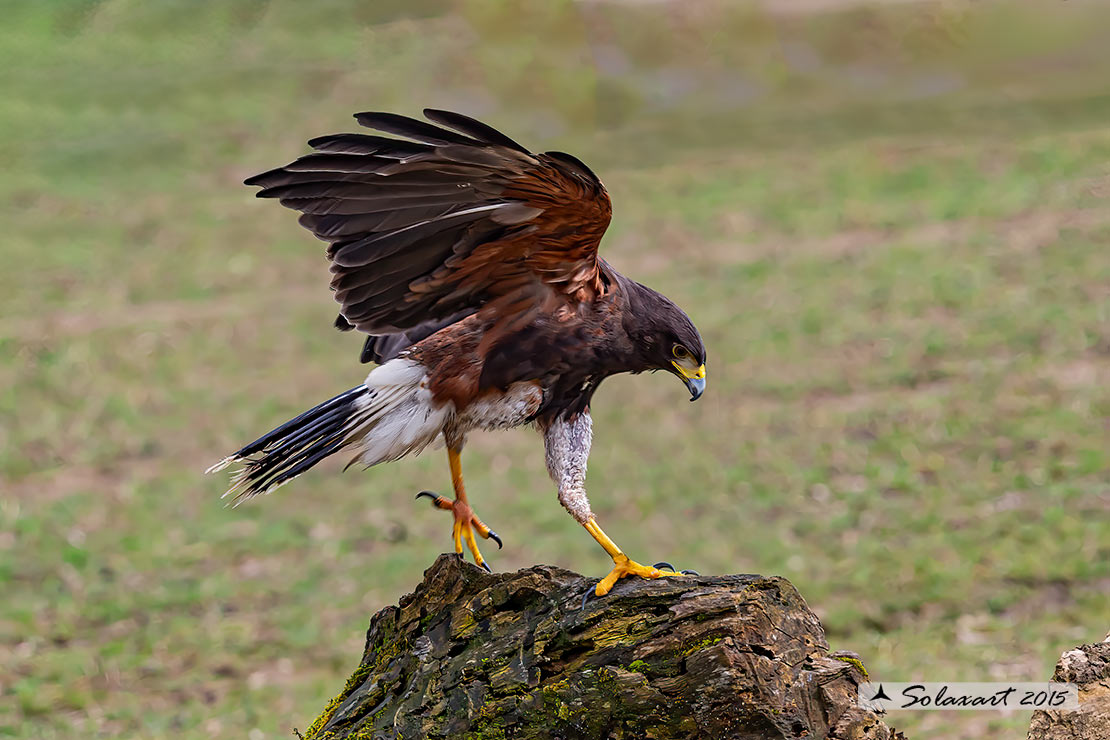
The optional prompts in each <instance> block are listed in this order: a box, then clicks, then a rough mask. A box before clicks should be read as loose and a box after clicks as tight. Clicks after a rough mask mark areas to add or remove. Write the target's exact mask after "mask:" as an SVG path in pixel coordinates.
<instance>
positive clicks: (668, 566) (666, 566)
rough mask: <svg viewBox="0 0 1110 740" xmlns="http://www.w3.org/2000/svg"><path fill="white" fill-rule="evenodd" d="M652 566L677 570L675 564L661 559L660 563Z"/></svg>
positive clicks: (672, 570)
mask: <svg viewBox="0 0 1110 740" xmlns="http://www.w3.org/2000/svg"><path fill="white" fill-rule="evenodd" d="M651 567H652V568H658V569H659V570H663V569H664V568H666V569H667V570H669V571H670V572H672V573H674V572H675V569H674V566H673V565H671V564H670V563H668V562H667V561H666V560H660V561H659V562H658V563H656V564H655V565H653V566H651Z"/></svg>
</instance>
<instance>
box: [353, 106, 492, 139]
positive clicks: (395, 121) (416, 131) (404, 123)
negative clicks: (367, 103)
mask: <svg viewBox="0 0 1110 740" xmlns="http://www.w3.org/2000/svg"><path fill="white" fill-rule="evenodd" d="M355 120H356V121H358V122H359V125H361V126H365V127H366V128H372V129H374V130H376V131H384V132H386V133H387V134H396V135H397V136H405V137H408V138H410V139H414V140H416V141H422V142H424V143H425V144H435V145H437V146H442V145H444V144H471V145H475V144H481V142H479V141H476V140H474V139H471V138H469V137H467V136H463V135H461V134H457V133H455V132H454V131H449V130H447V129H445V128H440V127H439V126H433V125H432V124H430V123H425V122H424V121H418V120H417V119H415V118H409V117H408V116H402V115H398V114H396V113H381V112H376V111H367V112H365V113H356V114H355Z"/></svg>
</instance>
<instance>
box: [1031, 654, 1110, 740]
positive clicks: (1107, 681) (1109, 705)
mask: <svg viewBox="0 0 1110 740" xmlns="http://www.w3.org/2000/svg"><path fill="white" fill-rule="evenodd" d="M1052 680H1053V681H1066V682H1070V683H1076V684H1078V685H1079V709H1076V710H1072V711H1067V712H1063V711H1054V710H1045V711H1036V712H1033V719H1032V721H1031V722H1030V723H1029V740H1110V634H1108V635H1106V640H1105V641H1103V642H1096V643H1094V644H1092V645H1080V646H1079V647H1077V648H1076V649H1075V650H1069V651H1067V652H1066V653H1064V654H1063V655H1061V656H1060V661H1059V662H1058V663H1056V672H1055V673H1053V675H1052Z"/></svg>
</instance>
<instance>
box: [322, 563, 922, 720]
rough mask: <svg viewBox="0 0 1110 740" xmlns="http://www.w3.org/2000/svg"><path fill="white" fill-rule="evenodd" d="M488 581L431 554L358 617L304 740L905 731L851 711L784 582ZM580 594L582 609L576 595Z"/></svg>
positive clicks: (857, 666) (848, 679)
mask: <svg viewBox="0 0 1110 740" xmlns="http://www.w3.org/2000/svg"><path fill="white" fill-rule="evenodd" d="M594 583H596V581H595V580H593V579H589V578H586V577H585V576H581V575H578V574H577V573H571V572H570V571H566V570H563V569H561V568H555V567H551V566H545V565H540V566H535V567H532V568H526V569H524V570H520V571H517V572H516V573H496V574H492V575H491V574H488V573H486V572H485V571H483V570H481V569H479V568H477V567H475V566H473V565H470V564H469V563H465V562H463V561H462V560H461V559H459V558H458V557H456V556H454V555H442V556H440V558H439V559H438V560H436V562H435V563H434V564H433V565H432V567H431V568H429V569H428V570H427V571H426V572H425V574H424V582H423V583H421V584H420V585H419V586H418V587H417V589H416V591H415V592H414V593H412V594H409V595H407V596H405V597H404V598H402V599H401V601H400V604H399V605H398V606H390V607H386V608H385V609H382V610H381V611H380V612H378V613H377V614H376V615H374V617H373V619H372V620H371V622H370V630H369V632H368V633H367V636H366V649H365V651H364V653H363V656H362V662H361V664H360V665H359V667H358V669H357V670H356V671H355V672H354V674H353V675H352V676H351V677H350V679H349V680H348V681H347V684H346V686H344V688H343V690H342V691H341V692H340V694H339V696H337V697H336V698H335V699H334V700H333V701H332V702H331V703H330V704H329V705H328V706H327V707H326V708H325V709H324V711H323V713H322V714H321V715H320V717H319V718H318V719H317V720H316V721H315V722H314V723H313V725H312V727H311V728H310V729H309V730H308V732H307V734H306V735H305V737H306V738H310V739H312V740H316V739H319V738H355V737H358V738H375V739H378V738H380V739H383V740H384V739H385V738H390V739H392V738H414V739H415V738H472V739H474V740H477V739H478V738H484V739H490V738H498V739H501V738H506V739H507V738H522V739H524V738H527V739H529V740H530V739H532V738H535V739H537V740H539V739H543V740H555V738H563V739H565V740H577V739H579V738H582V739H586V740H588V739H591V738H753V739H754V738H758V739H759V740H768V739H773V738H803V737H805V738H826V737H828V738H837V739H841V738H842V739H844V740H849V739H851V740H895V739H896V738H901V737H902V735H901V734H900V733H897V732H895V731H893V730H891V729H889V728H888V727H887V726H886V725H884V724H883V723H882V721H880V719H879V717H877V716H876V715H875V714H873V713H872V712H869V711H867V710H864V709H861V708H860V707H858V706H857V702H856V696H857V685H858V684H859V683H860V682H861V681H864V680H866V678H865V675H864V673H863V666H862V664H861V663H860V661H859V659H858V658H856V657H854V656H852V655H851V654H837V653H832V654H830V653H829V651H828V644H827V642H826V641H825V636H824V633H823V631H822V629H821V624H820V623H819V622H818V620H817V617H816V616H815V615H814V614H813V612H811V611H810V610H809V607H807V606H806V604H805V602H804V601H803V600H802V597H801V596H800V595H799V594H798V592H797V591H796V590H795V589H794V587H793V586H792V585H791V584H790V583H789V582H788V581H786V580H785V579H783V578H777V577H765V576H757V575H731V576H718V577H706V576H684V577H677V578H669V577H668V578H661V579H658V580H655V581H644V580H640V579H635V578H633V579H628V580H625V581H621V582H620V583H618V584H617V586H616V588H614V589H613V591H612V592H611V593H610V594H609V595H608V596H606V597H604V598H596V597H594V596H593V595H592V588H593V585H594ZM587 591H591V595H590V598H589V600H588V601H587V602H586V604H585V606H584V607H583V606H582V596H583V594H584V593H586V592H587Z"/></svg>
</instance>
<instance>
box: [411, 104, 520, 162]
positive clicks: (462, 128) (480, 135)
mask: <svg viewBox="0 0 1110 740" xmlns="http://www.w3.org/2000/svg"><path fill="white" fill-rule="evenodd" d="M424 116H425V117H426V118H427V119H428V120H429V121H435V122H436V123H439V124H442V125H444V126H450V127H451V128H453V129H455V130H456V131H459V132H461V133H464V134H466V135H467V136H471V137H473V138H475V139H477V140H478V141H481V142H484V143H486V144H493V145H495V146H504V147H508V148H509V149H515V150H516V151H518V152H521V153H522V154H528V155H531V152H530V151H528V150H527V149H525V148H524V147H522V146H521V145H520V144H518V143H516V142H515V141H513V140H512V139H510V138H509V137H508V136H506V135H505V134H503V133H501V132H500V131H498V130H497V129H495V128H494V127H493V126H489V125H487V124H485V123H482V122H481V121H476V120H474V119H473V118H471V117H470V116H464V115H463V114H462V113H452V112H451V111H447V110H437V109H435V108H425V109H424Z"/></svg>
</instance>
